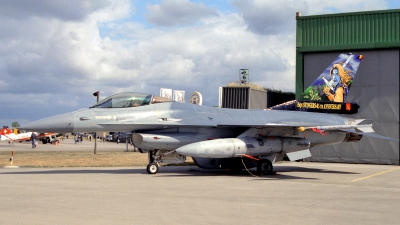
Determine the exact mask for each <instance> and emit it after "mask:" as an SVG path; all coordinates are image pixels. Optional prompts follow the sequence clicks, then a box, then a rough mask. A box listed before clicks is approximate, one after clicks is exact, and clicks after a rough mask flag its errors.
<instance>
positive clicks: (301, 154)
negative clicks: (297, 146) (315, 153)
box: [286, 149, 311, 161]
mask: <svg viewBox="0 0 400 225" xmlns="http://www.w3.org/2000/svg"><path fill="white" fill-rule="evenodd" d="M286 155H287V157H288V158H289V160H290V161H296V160H300V159H305V158H309V157H311V152H310V149H306V150H302V151H297V152H290V153H286Z"/></svg>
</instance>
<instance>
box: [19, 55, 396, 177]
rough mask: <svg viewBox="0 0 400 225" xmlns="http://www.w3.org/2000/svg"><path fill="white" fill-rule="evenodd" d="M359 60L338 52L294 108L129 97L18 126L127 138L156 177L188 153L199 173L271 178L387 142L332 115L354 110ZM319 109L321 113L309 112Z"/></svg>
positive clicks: (365, 126)
mask: <svg viewBox="0 0 400 225" xmlns="http://www.w3.org/2000/svg"><path fill="white" fill-rule="evenodd" d="M362 58H363V56H362V55H353V54H340V55H339V57H338V58H337V59H336V60H335V61H334V62H332V64H331V65H330V66H329V67H328V68H327V69H326V70H325V71H324V72H323V73H322V74H321V76H320V77H318V79H317V80H316V81H315V82H314V83H313V84H312V85H311V86H310V87H309V88H307V90H306V92H305V94H303V96H302V100H304V101H302V102H300V101H299V102H295V104H297V106H295V107H294V108H293V107H277V108H273V109H264V110H246V109H227V108H216V107H206V106H200V105H194V104H188V103H180V102H175V101H173V100H170V99H166V98H162V97H159V96H156V95H152V94H141V93H134V92H128V93H119V94H116V95H112V96H110V97H107V98H105V99H104V100H102V101H100V102H98V103H97V104H96V105H94V106H92V107H90V108H86V109H81V110H78V111H74V112H70V113H65V114H61V115H57V116H53V117H49V118H45V119H41V120H38V121H34V122H31V123H28V124H26V125H25V126H23V129H25V130H34V131H37V132H99V131H110V132H111V131H115V132H118V131H125V132H129V133H132V137H131V138H132V141H133V144H134V146H135V147H137V148H138V149H139V151H140V152H142V153H147V154H148V155H149V164H148V165H147V172H148V173H149V174H155V173H157V172H158V170H159V164H160V163H183V162H184V161H185V160H186V157H187V156H191V157H192V158H193V161H194V162H195V163H196V165H197V166H199V167H201V168H205V169H217V168H224V169H225V168H229V169H231V170H241V169H243V168H245V167H246V168H253V167H257V172H258V173H259V174H270V173H272V172H273V165H272V163H275V162H278V161H281V160H282V159H283V158H284V156H285V155H287V156H288V158H289V159H290V160H292V161H293V160H298V159H302V158H306V157H309V156H311V154H310V151H309V148H311V147H314V146H322V145H332V144H338V143H342V142H357V141H359V140H360V139H361V138H362V137H363V136H364V135H369V136H375V137H378V138H384V139H390V138H387V137H384V136H380V135H378V134H375V133H374V131H373V129H372V124H371V123H369V124H364V123H365V122H366V121H364V120H355V119H350V118H346V117H343V116H340V115H337V114H335V113H333V111H334V110H335V109H340V108H341V106H342V104H345V106H344V108H351V106H354V104H350V103H343V102H344V101H345V98H346V96H347V94H348V91H349V88H350V85H351V83H352V81H353V79H354V75H355V73H356V71H357V68H358V66H359V64H360V62H361V59H362ZM311 92H312V93H313V96H312V98H311V97H309V96H311V94H310V93H311ZM291 104H293V102H291ZM296 107H297V108H296ZM305 108H309V109H313V110H312V111H313V112H307V110H304V109H305ZM282 109H284V110H282ZM318 109H322V110H321V111H322V112H323V113H321V112H315V111H318ZM327 112H328V113H327ZM339 113H341V114H342V112H339Z"/></svg>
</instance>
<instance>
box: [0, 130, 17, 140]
mask: <svg viewBox="0 0 400 225" xmlns="http://www.w3.org/2000/svg"><path fill="white" fill-rule="evenodd" d="M0 134H1V140H2V141H5V140H7V141H12V140H13V137H14V133H13V132H12V131H11V130H10V129H9V128H8V127H3V128H2V129H1V131H0Z"/></svg>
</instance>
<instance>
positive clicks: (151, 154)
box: [146, 150, 160, 174]
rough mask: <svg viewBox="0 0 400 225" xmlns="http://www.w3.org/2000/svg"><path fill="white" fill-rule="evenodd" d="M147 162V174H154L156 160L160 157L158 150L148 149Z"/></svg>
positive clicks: (156, 166) (156, 168)
mask: <svg viewBox="0 0 400 225" xmlns="http://www.w3.org/2000/svg"><path fill="white" fill-rule="evenodd" d="M148 154H149V164H148V165H147V168H146V170H147V173H148V174H156V173H157V172H158V160H159V159H160V151H159V150H155V151H150V152H149V153H148Z"/></svg>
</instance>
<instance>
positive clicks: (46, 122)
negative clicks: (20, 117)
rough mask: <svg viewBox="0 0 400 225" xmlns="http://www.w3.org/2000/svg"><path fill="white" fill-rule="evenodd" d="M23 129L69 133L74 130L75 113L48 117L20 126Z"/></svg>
mask: <svg viewBox="0 0 400 225" xmlns="http://www.w3.org/2000/svg"><path fill="white" fill-rule="evenodd" d="M20 129H21V130H27V131H35V132H43V133H44V132H58V133H63V132H65V133H68V132H73V131H74V115H73V113H72V112H71V113H65V114H60V115H57V116H52V117H47V118H44V119H40V120H36V121H33V122H31V123H28V124H26V125H25V126H22V127H21V128H20Z"/></svg>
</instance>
